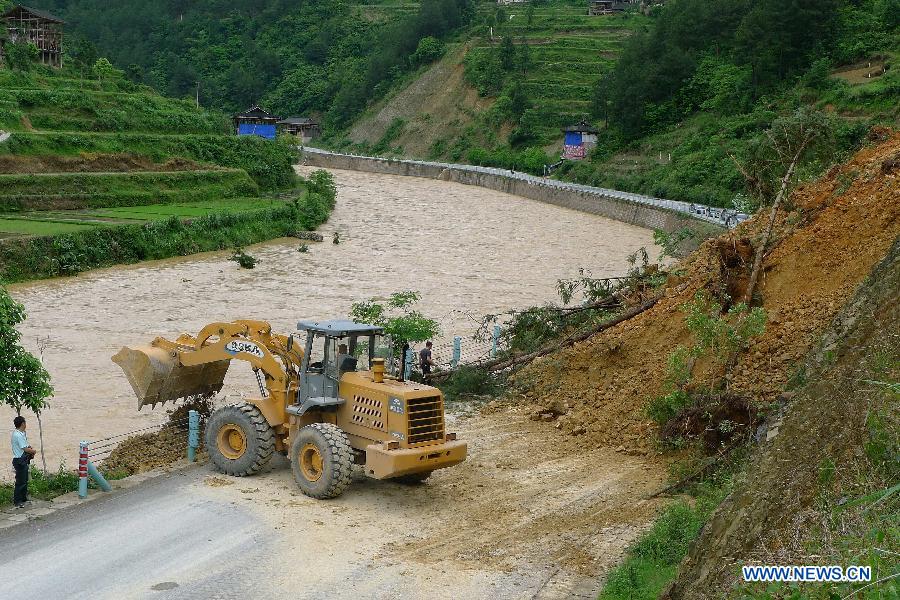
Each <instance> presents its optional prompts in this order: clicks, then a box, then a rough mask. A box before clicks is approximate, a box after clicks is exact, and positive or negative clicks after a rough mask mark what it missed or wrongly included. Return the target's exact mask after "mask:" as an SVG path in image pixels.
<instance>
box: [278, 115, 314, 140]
mask: <svg viewBox="0 0 900 600" xmlns="http://www.w3.org/2000/svg"><path fill="white" fill-rule="evenodd" d="M277 125H278V130H279V131H281V132H282V133H287V134H289V135H293V136H295V137H298V138H300V142H301V143H303V144H307V143H309V142H310V141H312V140H314V139H315V138H317V137H319V136H320V135H321V134H322V128H321V127H319V124H318V123H316V122H315V121H313V120H312V119H310V118H309V117H288V118H286V119H282V120H280V121H278V123H277Z"/></svg>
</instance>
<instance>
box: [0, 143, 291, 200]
mask: <svg viewBox="0 0 900 600" xmlns="http://www.w3.org/2000/svg"><path fill="white" fill-rule="evenodd" d="M0 152H5V153H9V154H23V155H31V156H41V155H60V154H61V155H78V154H84V153H91V154H97V153H100V154H125V153H130V154H138V155H141V156H146V157H149V158H151V159H152V160H154V161H156V162H163V161H165V160H167V159H170V158H174V157H181V158H187V159H190V160H195V161H199V162H204V163H211V164H215V165H220V166H223V167H231V168H235V169H243V170H244V171H246V172H247V174H248V175H250V177H252V178H253V180H254V181H256V183H257V185H259V187H260V188H262V189H265V190H272V189H278V188H285V187H289V186H291V185H293V183H294V181H295V179H296V175H295V173H294V168H293V165H294V163H295V162H296V158H297V152H296V150H295V149H294V148H293V147H291V146H290V145H289V144H288V143H286V142H282V141H280V140H276V141H271V140H264V139H262V138H259V137H256V136H249V135H248V136H222V135H178V136H174V135H158V134H153V133H112V134H97V133H14V134H13V135H12V137H11V138H10V139H9V140H8V141H7V142H6V143H4V144H3V146H0Z"/></svg>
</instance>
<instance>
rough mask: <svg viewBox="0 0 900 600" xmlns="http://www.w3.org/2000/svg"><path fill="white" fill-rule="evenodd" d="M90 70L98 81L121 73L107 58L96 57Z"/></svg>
mask: <svg viewBox="0 0 900 600" xmlns="http://www.w3.org/2000/svg"><path fill="white" fill-rule="evenodd" d="M92 71H93V73H94V75H96V76H97V79H99V80H100V81H103V80H104V79H111V78H113V77H115V76H117V75H121V73H122V72H121V71H119V70H118V69H117V68H115V67H114V66H113V65H112V63H111V62H109V59H108V58H98V59H97V62H95V63H94V67H93V69H92Z"/></svg>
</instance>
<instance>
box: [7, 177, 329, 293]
mask: <svg viewBox="0 0 900 600" xmlns="http://www.w3.org/2000/svg"><path fill="white" fill-rule="evenodd" d="M334 200H335V196H334V194H333V192H332V193H323V192H322V191H320V190H319V189H318V188H315V187H311V188H310V190H309V193H307V194H306V195H305V196H303V197H302V198H298V199H297V200H295V201H293V202H290V203H285V204H283V205H281V206H277V207H274V208H267V209H262V210H253V211H246V212H227V213H213V214H207V215H204V216H201V217H198V218H195V219H184V220H183V219H182V218H180V217H179V216H176V215H173V216H170V217H169V218H166V219H164V220H151V221H148V222H146V223H143V224H139V225H137V224H136V225H118V226H109V227H107V226H96V227H91V226H86V227H85V228H84V229H80V230H76V231H71V232H69V233H62V234H60V235H56V236H44V237H32V238H26V239H11V240H7V241H5V242H4V243H2V244H0V279H3V280H4V281H7V282H19V281H26V280H30V279H43V278H47V277H55V276H59V275H75V274H77V273H80V272H82V271H86V270H88V269H93V268H97V267H106V266H112V265H115V264H130V263H135V262H139V261H142V260H156V259H161V258H169V257H172V256H184V255H188V254H194V253H197V252H207V251H211V250H224V249H227V248H232V247H235V246H243V245H248V244H255V243H258V242H262V241H265V240H270V239H274V238H277V237H283V236H288V235H292V234H294V233H295V232H297V231H298V230H311V229H315V228H316V227H317V226H319V225H320V224H322V223H323V222H325V221H326V220H327V219H328V215H329V214H330V212H331V209H332V208H333V207H334Z"/></svg>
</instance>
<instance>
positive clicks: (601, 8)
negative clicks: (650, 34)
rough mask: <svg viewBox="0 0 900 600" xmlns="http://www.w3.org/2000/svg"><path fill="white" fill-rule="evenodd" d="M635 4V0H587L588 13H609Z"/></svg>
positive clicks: (626, 8)
mask: <svg viewBox="0 0 900 600" xmlns="http://www.w3.org/2000/svg"><path fill="white" fill-rule="evenodd" d="M657 1H658V0H657ZM636 4H637V2H636V0H588V14H589V15H611V14H614V13H619V12H623V11H626V10H629V8H631V9H633V8H634V7H635V5H636Z"/></svg>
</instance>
